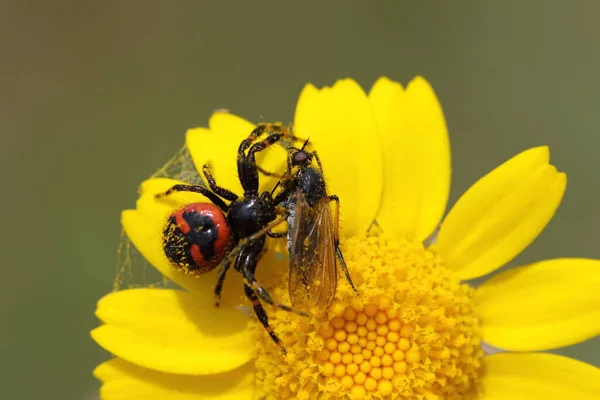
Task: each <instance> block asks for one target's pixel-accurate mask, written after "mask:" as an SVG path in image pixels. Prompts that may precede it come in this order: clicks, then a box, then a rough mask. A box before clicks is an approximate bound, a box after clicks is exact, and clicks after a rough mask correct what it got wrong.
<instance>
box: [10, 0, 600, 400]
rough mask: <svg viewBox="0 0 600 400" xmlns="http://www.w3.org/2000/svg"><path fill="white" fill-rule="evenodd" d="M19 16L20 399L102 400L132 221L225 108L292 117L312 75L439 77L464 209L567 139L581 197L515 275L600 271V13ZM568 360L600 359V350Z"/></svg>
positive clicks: (14, 77)
mask: <svg viewBox="0 0 600 400" xmlns="http://www.w3.org/2000/svg"><path fill="white" fill-rule="evenodd" d="M0 4H1V5H0V30H1V32H2V34H1V35H0V44H1V48H2V53H1V57H2V62H1V64H0V72H1V74H0V102H1V103H0V163H1V166H0V173H1V174H2V178H1V179H2V182H3V186H4V190H3V196H2V197H1V198H0V203H1V207H0V213H1V217H2V221H3V223H4V229H2V234H1V235H2V240H1V241H0V246H2V253H1V254H2V256H3V257H5V258H4V260H3V266H2V272H3V275H2V283H1V286H2V289H1V290H0V313H1V314H0V321H1V324H2V328H1V329H0V349H1V351H2V353H1V361H0V368H1V371H0V372H1V373H0V376H1V377H2V378H1V379H2V398H5V399H85V398H93V396H94V395H95V393H96V390H97V387H98V384H97V382H96V381H95V380H94V379H93V378H92V376H91V371H92V369H93V368H94V365H96V364H97V363H99V362H101V361H102V360H104V359H106V358H107V357H108V354H106V353H105V352H103V351H102V350H100V349H99V348H98V347H97V346H95V344H94V343H93V342H92V341H91V339H90V338H89V334H88V331H89V330H90V329H92V328H93V327H95V326H96V325H97V324H98V322H97V320H96V319H95V317H94V315H93V312H94V307H95V302H96V300H97V299H98V298H99V297H101V296H102V295H103V294H105V293H107V292H109V291H110V290H111V287H112V281H113V277H114V273H115V262H116V254H115V250H116V246H117V243H118V238H119V232H120V227H119V211H120V210H121V209H123V208H128V207H132V206H133V205H134V201H135V198H136V188H137V185H138V183H139V182H140V181H141V180H142V179H144V178H145V177H147V176H148V175H150V174H152V173H153V172H154V171H155V170H156V168H158V167H159V166H161V165H162V164H163V163H164V162H165V161H166V160H167V159H169V158H170V156H171V155H173V154H174V153H175V152H176V151H177V150H178V149H179V148H180V146H181V145H182V143H183V139H184V132H185V130H186V129H187V128H189V127H194V126H199V125H205V124H206V122H207V119H208V117H209V115H210V114H211V112H212V110H214V109H216V108H220V107H227V108H229V109H231V110H232V111H233V112H235V113H237V114H239V115H241V116H244V117H246V118H248V119H250V120H254V121H260V120H263V119H264V120H283V121H291V119H292V117H293V111H294V106H295V102H296V98H297V95H298V93H299V91H300V89H301V88H302V86H303V85H304V84H305V83H306V82H308V81H312V82H314V83H315V84H317V85H325V84H331V83H332V82H333V81H334V80H336V79H338V78H342V77H347V76H349V77H354V78H355V79H357V80H358V81H359V82H360V83H361V84H362V85H363V86H365V87H366V88H368V87H370V85H371V84H372V82H373V81H374V80H375V79H376V78H377V77H378V76H380V75H387V76H389V77H391V78H393V79H396V80H399V81H401V82H404V83H406V82H407V81H408V80H409V79H410V78H411V77H413V76H414V75H416V74H421V75H423V76H425V77H426V78H427V79H428V80H429V81H430V82H431V83H432V85H433V86H434V88H435V90H436V92H437V94H438V96H439V98H440V101H441V103H442V105H443V107H444V111H445V114H446V118H447V121H448V126H449V128H450V132H451V140H452V150H453V168H454V175H453V180H454V182H453V190H452V198H451V202H454V201H455V200H456V199H457V197H458V195H459V194H460V193H461V192H463V191H464V190H465V189H466V188H467V187H468V186H469V185H470V184H471V183H472V182H474V181H475V180H476V179H477V178H478V177H480V176H481V175H483V174H484V173H486V172H487V171H489V170H490V169H491V168H493V167H494V166H496V165H498V164H499V163H501V162H502V161H504V160H506V159H507V158H508V157H510V156H511V155H513V154H515V153H517V152H519V151H521V150H523V149H525V148H528V147H531V146H536V145H540V144H548V145H550V146H551V149H552V160H553V162H554V163H555V164H556V165H557V166H558V167H559V168H560V169H561V170H564V171H566V172H568V174H569V185H568V191H567V194H566V196H565V199H564V201H563V204H562V206H561V208H560V210H559V212H558V213H557V215H556V217H555V218H554V220H553V221H552V222H551V223H550V225H549V226H548V227H547V229H546V230H545V231H544V233H543V235H542V236H541V237H540V238H539V239H538V240H537V241H536V242H535V243H534V244H533V245H532V246H531V247H530V248H529V249H528V250H527V251H526V252H525V253H523V254H522V255H521V256H519V257H518V259H517V260H515V261H514V262H513V263H511V265H517V264H520V263H525V262H529V261H532V260H540V259H543V258H551V257H561V256H581V257H597V258H600V249H599V247H598V239H597V238H598V235H597V230H598V228H597V227H598V226H599V225H600V208H599V207H598V197H599V195H600V183H599V182H598V177H600V172H599V171H598V169H599V168H600V160H599V159H598V157H597V152H598V151H597V147H598V146H599V145H600V137H599V135H598V127H599V126H600V116H599V115H600V114H599V112H598V110H599V109H600V75H599V74H598V71H600V42H599V41H598V37H599V35H600V27H599V25H598V17H597V16H598V15H599V13H600V3H598V2H593V1H571V2H566V1H565V2H561V1H526V2H521V1H502V2H492V1H483V2H481V1H470V2H461V3H460V4H461V5H460V6H459V5H457V4H458V3H455V4H450V2H435V3H433V2H431V3H430V2H407V1H396V2H346V1H345V2H341V1H330V2H306V1H304V2H283V1H268V2H260V4H254V2H241V1H240V2H237V3H235V2H228V3H225V2H221V3H217V2H210V3H209V2H207V1H171V2H168V1H166V0H165V1H103V2H85V1H53V2H41V1H40V2H33V1H19V2H12V3H7V2H6V1H2V2H1V3H0ZM561 353H563V354H568V355H571V356H574V357H577V358H579V359H581V360H585V361H587V362H590V363H593V364H595V365H600V354H599V353H600V340H598V339H596V340H593V341H590V342H588V343H585V344H581V345H578V346H575V347H573V348H570V349H565V350H561Z"/></svg>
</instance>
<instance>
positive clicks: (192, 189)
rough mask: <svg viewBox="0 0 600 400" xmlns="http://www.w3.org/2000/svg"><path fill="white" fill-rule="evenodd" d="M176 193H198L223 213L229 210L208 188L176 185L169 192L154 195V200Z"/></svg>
mask: <svg viewBox="0 0 600 400" xmlns="http://www.w3.org/2000/svg"><path fill="white" fill-rule="evenodd" d="M177 192H192V193H200V194H201V195H203V196H205V197H207V198H208V199H209V200H210V201H211V202H212V203H213V204H215V205H216V206H217V207H219V208H220V209H221V211H223V212H224V213H226V212H227V210H229V206H228V205H227V204H226V203H225V202H224V201H223V200H222V199H221V198H220V197H219V196H217V195H216V194H215V193H213V192H211V191H210V190H209V189H208V188H205V187H204V186H199V185H187V184H178V185H173V186H172V187H171V188H170V189H169V190H167V191H166V192H163V193H157V194H156V195H154V197H155V198H157V199H160V198H163V197H168V196H170V195H172V194H173V193H177Z"/></svg>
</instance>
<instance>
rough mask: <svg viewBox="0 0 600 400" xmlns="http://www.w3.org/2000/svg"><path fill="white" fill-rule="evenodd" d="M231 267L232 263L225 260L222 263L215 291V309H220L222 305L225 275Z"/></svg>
mask: <svg viewBox="0 0 600 400" xmlns="http://www.w3.org/2000/svg"><path fill="white" fill-rule="evenodd" d="M229 267H231V261H229V260H225V261H224V262H222V263H221V266H220V267H219V274H218V275H217V283H216V285H215V289H214V295H215V307H219V306H220V305H221V292H222V291H223V283H224V282H225V274H227V270H229Z"/></svg>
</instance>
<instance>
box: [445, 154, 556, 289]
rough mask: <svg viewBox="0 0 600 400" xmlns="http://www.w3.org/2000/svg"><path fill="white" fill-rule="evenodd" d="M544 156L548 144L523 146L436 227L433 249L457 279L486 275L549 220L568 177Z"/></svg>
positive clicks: (464, 197) (475, 187)
mask: <svg viewBox="0 0 600 400" xmlns="http://www.w3.org/2000/svg"><path fill="white" fill-rule="evenodd" d="M548 160H549V150H548V148H547V147H536V148H533V149H529V150H527V151H524V152H522V153H520V154H518V155H517V156H515V157H513V158H511V159H510V160H508V161H507V162H505V163H504V164H502V165H501V166H499V167H498V168H496V169H495V170H493V171H492V172H490V173H489V174H487V175H486V176H484V177H483V178H481V179H480V180H479V181H477V182H476V183H475V184H474V185H473V186H471V188H469V190H467V192H466V193H465V194H463V195H462V197H461V198H460V199H458V201H457V202H456V204H455V205H454V207H453V208H452V210H450V213H449V214H448V216H447V217H446V219H445V220H444V222H443V223H442V226H441V228H440V232H439V235H438V251H439V254H440V256H441V257H442V259H443V260H444V262H445V263H446V265H448V266H449V267H451V268H453V269H454V270H455V272H456V274H457V275H458V277H459V278H460V279H472V278H476V277H479V276H482V275H485V274H487V273H489V272H491V271H493V270H495V269H497V268H499V267H501V266H502V265H504V264H505V263H507V262H509V261H510V260H512V259H513V258H514V257H516V256H517V255H518V254H519V253H520V252H521V251H523V250H524V249H525V248H526V247H527V246H528V245H529V244H530V243H531V242H532V241H533V240H534V239H535V238H536V237H537V236H538V235H539V233H540V232H541V231H542V230H543V229H544V227H545V226H546V224H547V223H548V222H549V221H550V219H551V218H552V216H553V215H554V212H555V211H556V209H557V208H558V205H559V204H560V201H561V199H562V196H563V194H564V191H565V187H566V184H567V177H566V175H565V174H564V173H559V172H557V171H556V168H555V167H554V166H552V165H550V164H548Z"/></svg>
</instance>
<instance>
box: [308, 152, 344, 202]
mask: <svg viewBox="0 0 600 400" xmlns="http://www.w3.org/2000/svg"><path fill="white" fill-rule="evenodd" d="M311 155H312V156H313V157H314V158H315V160H316V161H317V165H318V166H319V169H320V170H321V173H323V164H321V159H320V158H319V155H318V154H317V152H316V151H313V152H312V153H311ZM332 197H336V198H337V196H335V195H334V196H329V201H331V198H332ZM336 201H337V202H338V206H339V204H340V199H337V200H336Z"/></svg>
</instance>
